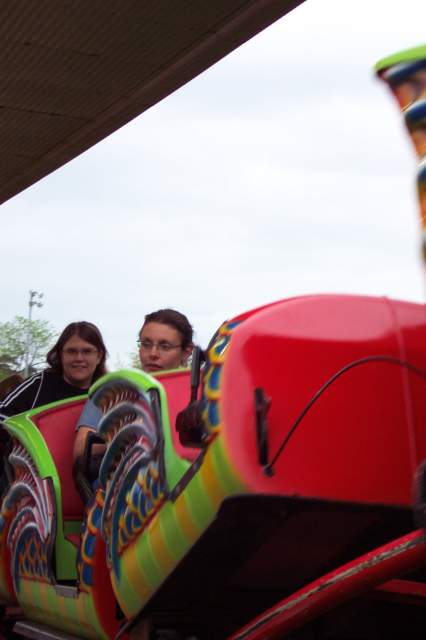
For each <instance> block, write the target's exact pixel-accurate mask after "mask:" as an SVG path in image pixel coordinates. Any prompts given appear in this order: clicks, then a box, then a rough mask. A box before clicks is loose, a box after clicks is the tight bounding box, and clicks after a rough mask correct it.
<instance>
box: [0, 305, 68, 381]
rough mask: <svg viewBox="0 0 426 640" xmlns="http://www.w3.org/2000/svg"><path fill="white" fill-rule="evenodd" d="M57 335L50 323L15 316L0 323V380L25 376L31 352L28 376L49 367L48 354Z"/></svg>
mask: <svg viewBox="0 0 426 640" xmlns="http://www.w3.org/2000/svg"><path fill="white" fill-rule="evenodd" d="M56 336H57V332H56V331H55V330H54V329H53V327H52V326H51V325H50V323H49V322H48V321H47V320H32V321H31V322H30V321H29V320H28V319H27V318H24V317H22V316H15V318H14V319H13V320H12V321H10V322H2V323H0V380H2V379H3V378H6V377H7V376H10V375H12V374H13V373H23V372H24V369H25V358H26V353H27V350H28V365H29V366H28V373H29V375H31V374H33V373H35V372H36V371H38V370H39V369H40V368H43V367H44V366H45V364H46V354H47V352H48V351H49V349H50V348H51V347H52V345H53V344H54V340H55V338H56Z"/></svg>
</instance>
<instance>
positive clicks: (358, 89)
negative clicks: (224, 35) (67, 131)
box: [0, 0, 426, 368]
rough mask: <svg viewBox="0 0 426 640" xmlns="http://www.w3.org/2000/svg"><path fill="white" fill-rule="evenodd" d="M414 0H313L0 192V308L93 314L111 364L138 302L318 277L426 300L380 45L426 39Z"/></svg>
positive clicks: (323, 287) (61, 315)
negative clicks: (115, 126) (14, 191)
mask: <svg viewBox="0 0 426 640" xmlns="http://www.w3.org/2000/svg"><path fill="white" fill-rule="evenodd" d="M425 12H426V8H425V4H424V0H405V1H404V2H403V3H402V2H397V1H396V0H392V1H391V2H390V1H389V0H345V1H344V2H343V1H342V0H307V1H306V2H305V3H304V4H303V5H302V6H300V7H299V8H298V9H296V10H295V11H294V12H292V13H291V14H290V15H288V16H286V17H285V18H284V19H282V20H281V21H279V22H277V23H275V24H274V25H272V27H270V28H269V29H267V30H266V31H264V32H263V33H261V34H260V35H258V36H257V37H255V38H253V39H252V40H251V41H249V42H248V43H246V44H245V45H244V46H243V47H241V48H240V49H238V50H237V51H235V52H234V53H233V54H231V55H230V56H228V57H227V58H226V59H224V60H222V61H221V62H219V63H218V64H216V65H215V66H214V67H212V68H211V69H209V70H207V71H206V72H205V73H203V74H202V75H201V76H199V77H198V78H196V79H195V80H193V81H192V82H191V83H189V84H188V85H186V86H185V87H183V88H182V89H180V90H179V91H177V92H176V93H174V94H173V95H172V96H170V97H169V98H167V99H166V100H164V101H163V102H162V103H160V104H158V105H156V106H154V107H153V108H152V109H150V110H149V111H148V112H146V113H144V114H142V115H141V116H140V117H139V118H137V119H136V120H134V121H133V122H132V123H130V124H129V125H127V126H126V127H124V128H123V129H121V130H120V131H118V132H117V133H115V134H114V135H112V136H110V137H109V138H108V139H107V140H105V141H104V142H102V143H100V144H98V145H97V146H96V147H95V148H93V149H92V150H90V151H89V152H87V153H86V154H84V155H83V156H81V157H80V158H77V159H76V160H74V161H73V162H71V163H69V164H68V165H67V166H65V167H63V168H62V169H60V170H58V171H57V172H55V173H54V174H52V175H50V176H48V177H47V178H45V179H44V180H42V181H41V182H39V183H37V184H36V185H34V186H33V187H31V188H30V189H27V190H26V191H25V192H23V193H22V194H20V195H19V196H17V197H15V198H13V199H12V200H10V201H9V202H8V203H6V204H4V205H2V209H3V211H2V214H3V215H2V221H3V224H2V229H3V230H4V229H6V230H7V232H6V233H5V232H2V234H1V238H0V250H1V256H2V273H3V277H2V285H1V290H2V305H1V311H0V322H5V321H7V320H11V319H12V318H13V317H14V316H15V315H17V314H19V315H26V314H27V312H28V306H27V305H28V290H29V289H36V290H38V291H42V292H43V293H44V306H43V308H41V309H35V310H34V317H36V318H43V319H47V320H49V321H50V322H51V323H52V324H53V325H54V327H55V328H56V329H57V330H58V331H60V330H62V329H63V328H64V326H65V325H66V324H68V322H71V321H73V320H90V321H92V322H95V323H96V324H97V325H98V326H99V327H100V329H101V331H102V332H103V334H104V337H105V340H106V343H107V347H108V349H109V352H110V361H109V364H110V367H111V368H113V367H115V366H117V364H119V361H120V360H121V364H127V362H128V354H129V352H131V351H132V350H133V349H134V345H135V340H136V336H137V332H138V329H139V326H140V324H141V322H142V319H143V316H144V315H145V314H146V313H148V312H150V311H153V310H155V309H158V308H160V307H164V306H171V307H175V308H177V309H179V310H181V311H183V312H184V313H186V314H187V315H188V317H189V318H190V320H191V322H192V323H193V325H194V328H195V330H196V337H197V339H198V341H199V342H200V343H201V344H202V345H203V346H205V345H206V343H207V341H208V340H209V338H210V336H211V335H212V333H213V332H214V331H215V329H216V328H217V326H218V325H219V324H220V323H221V322H222V321H223V320H224V319H226V318H229V317H232V316H233V315H236V314H237V313H240V312H241V311H244V310H246V309H249V308H252V307H255V306H258V305H260V304H263V303H266V302H268V301H271V302H272V301H274V300H278V299H280V298H285V297H287V296H293V295H299V294H305V293H317V292H348V293H365V294H374V295H382V294H384V295H389V296H393V297H399V298H405V299H408V300H415V301H423V294H424V281H423V273H422V267H421V265H420V260H419V248H418V247H419V233H418V230H419V222H418V207H417V202H416V198H415V168H416V159H415V156H414V152H413V150H412V148H411V146H410V143H409V140H408V137H407V136H406V134H405V131H404V130H403V127H402V122H401V117H400V114H399V112H398V110H397V107H396V104H394V102H393V99H392V98H391V96H390V94H389V93H388V91H387V90H386V88H385V87H384V86H382V85H381V83H379V82H378V81H377V80H376V79H375V78H374V76H373V73H372V67H373V65H374V63H375V62H376V61H377V60H378V59H379V58H381V57H384V56H386V55H388V54H390V53H394V52H395V51H397V50H399V49H403V48H406V47H411V46H414V45H418V44H422V43H423V42H424V39H425V35H424V23H425Z"/></svg>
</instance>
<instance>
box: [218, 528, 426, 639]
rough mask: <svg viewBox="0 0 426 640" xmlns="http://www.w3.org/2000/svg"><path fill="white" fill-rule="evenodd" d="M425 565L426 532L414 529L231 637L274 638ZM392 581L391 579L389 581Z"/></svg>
mask: <svg viewBox="0 0 426 640" xmlns="http://www.w3.org/2000/svg"><path fill="white" fill-rule="evenodd" d="M425 565H426V534H425V532H424V531H422V530H419V531H414V532H413V533H410V534H409V535H407V536H404V537H402V538H399V539H398V540H395V541H393V542H392V543H390V544H387V545H384V546H382V547H379V548H378V549H375V550H374V551H371V552H370V553H367V554H365V555H363V556H361V557H359V558H357V559H356V560H355V561H353V562H350V563H348V564H346V565H344V566H342V567H340V568H338V569H336V570H335V571H332V572H330V573H328V574H326V575H325V576H323V577H321V578H320V579H319V580H316V581H314V582H312V583H311V584H309V585H307V586H306V587H304V588H303V589H300V590H299V591H297V592H296V593H294V594H293V595H292V596H290V597H289V598H286V599H284V600H282V601H281V602H279V603H278V604H276V605H275V606H274V607H272V608H271V609H269V610H268V611H267V612H265V613H264V614H262V615H260V616H258V617H257V618H256V619H255V620H254V621H253V622H251V623H250V624H248V625H246V626H245V627H244V628H242V629H241V630H240V631H238V632H237V633H235V634H233V635H232V636H231V637H230V638H229V640H266V639H268V640H273V639H274V638H282V637H285V634H286V633H289V632H290V631H293V630H294V629H296V628H298V627H301V626H302V625H304V624H306V623H307V622H309V621H310V620H312V619H314V618H316V617H318V616H319V615H322V614H324V613H326V612H327V611H329V610H331V609H333V608H334V607H336V606H337V605H339V604H342V603H344V602H346V601H348V600H351V599H353V598H356V597H358V596H359V595H361V594H364V593H366V592H369V591H371V590H372V589H374V587H376V586H377V585H380V584H382V583H386V581H389V580H390V579H391V578H394V577H395V576H399V575H403V574H405V573H407V572H409V571H412V570H413V569H417V568H419V567H422V566H425ZM388 584H389V583H388Z"/></svg>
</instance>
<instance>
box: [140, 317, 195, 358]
mask: <svg viewBox="0 0 426 640" xmlns="http://www.w3.org/2000/svg"><path fill="white" fill-rule="evenodd" d="M150 322H159V323H160V324H167V325H169V326H170V327H173V328H174V329H176V331H179V333H180V335H181V336H182V349H186V347H190V346H191V345H192V336H193V333H194V332H193V329H192V326H191V324H190V322H189V320H188V318H187V317H186V316H184V315H183V313H180V312H179V311H175V310H174V309H159V310H158V311H153V312H152V313H148V314H147V315H146V316H145V320H144V323H143V325H142V327H141V330H140V331H139V336H140V335H141V333H142V331H143V328H144V326H145V325H147V324H149V323H150Z"/></svg>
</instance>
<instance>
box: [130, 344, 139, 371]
mask: <svg viewBox="0 0 426 640" xmlns="http://www.w3.org/2000/svg"><path fill="white" fill-rule="evenodd" d="M129 360H130V366H131V367H132V369H142V367H141V360H140V358H139V349H135V350H134V351H132V352H131V353H129Z"/></svg>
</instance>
